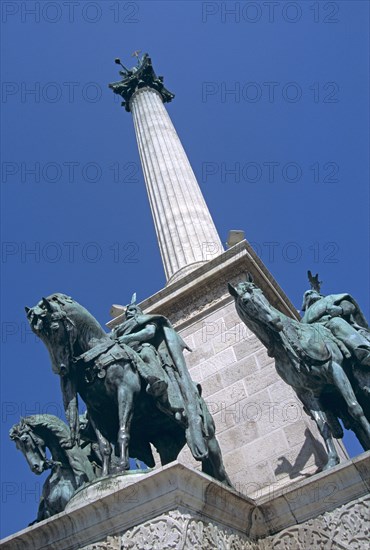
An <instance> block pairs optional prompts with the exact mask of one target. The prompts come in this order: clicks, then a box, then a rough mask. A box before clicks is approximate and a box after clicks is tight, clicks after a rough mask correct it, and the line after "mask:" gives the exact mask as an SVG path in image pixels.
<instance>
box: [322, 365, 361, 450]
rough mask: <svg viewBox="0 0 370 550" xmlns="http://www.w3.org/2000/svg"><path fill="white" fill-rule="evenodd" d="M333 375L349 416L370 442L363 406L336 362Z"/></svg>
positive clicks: (333, 366)
mask: <svg viewBox="0 0 370 550" xmlns="http://www.w3.org/2000/svg"><path fill="white" fill-rule="evenodd" d="M331 373H332V376H333V382H334V384H335V386H336V387H337V388H338V390H339V391H340V393H341V395H342V396H343V398H344V400H345V402H346V403H347V406H348V411H349V414H350V415H351V416H352V418H353V419H354V420H355V421H356V422H357V423H358V424H359V425H360V426H361V428H362V430H363V432H364V434H365V436H366V438H368V439H369V440H370V424H369V422H368V420H367V418H366V417H365V415H364V411H363V409H362V407H361V405H360V404H359V403H358V401H357V399H356V396H355V393H354V391H353V389H352V386H351V383H350V381H349V380H348V377H347V375H346V373H345V372H344V370H343V369H342V367H341V366H340V365H339V364H338V363H335V362H334V361H333V362H332V364H331Z"/></svg>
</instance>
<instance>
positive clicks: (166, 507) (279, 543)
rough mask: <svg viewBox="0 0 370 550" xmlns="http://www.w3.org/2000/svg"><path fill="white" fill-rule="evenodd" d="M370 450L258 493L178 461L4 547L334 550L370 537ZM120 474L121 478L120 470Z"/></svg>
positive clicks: (348, 549)
mask: <svg viewBox="0 0 370 550" xmlns="http://www.w3.org/2000/svg"><path fill="white" fill-rule="evenodd" d="M369 472H370V452H368V453H364V454H363V455H361V456H360V457H358V458H357V459H355V460H351V461H347V462H345V463H343V464H341V465H339V466H337V467H335V468H333V469H332V470H330V471H329V472H323V473H321V474H319V475H317V476H313V477H311V478H309V479H307V480H305V481H301V482H297V483H295V484H294V485H293V486H291V487H289V488H286V489H280V490H277V491H275V492H272V493H271V494H270V495H269V496H268V497H266V496H265V497H260V498H257V499H251V498H248V497H245V496H244V495H241V494H240V493H238V492H237V491H233V490H232V489H229V488H227V487H225V486H223V485H222V484H221V483H219V482H216V481H214V480H212V478H210V477H208V476H206V475H205V474H202V473H200V472H198V471H196V470H192V469H189V468H188V467H186V466H184V465H183V464H180V463H178V462H174V463H172V464H169V465H167V466H165V467H163V468H160V469H158V470H157V471H152V472H150V473H148V474H147V475H145V476H143V477H142V478H141V479H140V480H138V481H136V482H135V483H133V484H131V485H129V486H127V487H121V488H117V489H116V490H115V489H114V488H112V489H111V491H110V492H108V493H107V494H105V495H104V496H102V497H101V498H98V499H97V500H93V499H91V494H90V498H89V501H88V502H86V503H83V502H82V501H81V500H80V502H79V506H78V507H75V508H74V509H73V510H70V511H64V512H62V513H60V514H58V515H56V516H53V517H52V518H50V519H47V520H44V521H42V522H40V523H38V524H36V525H33V526H32V527H28V528H27V529H25V530H23V531H20V532H19V533H16V534H15V535H12V536H11V537H8V538H6V539H3V541H1V543H0V548H1V550H24V549H26V548H27V550H46V549H49V550H51V549H52V550H126V549H132V550H170V549H172V550H180V549H181V550H214V549H221V548H225V549H226V548H228V549H230V550H273V549H274V550H275V549H276V550H287V549H292V550H293V549H294V550H313V549H316V548H320V549H322V550H330V549H334V548H340V549H341V550H353V549H354V548H357V549H359V550H360V549H362V548H363V549H365V548H366V544H367V542H368V537H369V532H368V519H369V518H368V510H369V500H370V499H369V496H368V493H369V489H370V479H369ZM116 479H117V480H118V478H116Z"/></svg>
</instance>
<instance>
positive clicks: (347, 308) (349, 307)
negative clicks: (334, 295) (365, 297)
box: [340, 300, 356, 317]
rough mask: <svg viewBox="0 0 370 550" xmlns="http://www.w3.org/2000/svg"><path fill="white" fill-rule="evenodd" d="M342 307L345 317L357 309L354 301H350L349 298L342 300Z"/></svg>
mask: <svg viewBox="0 0 370 550" xmlns="http://www.w3.org/2000/svg"><path fill="white" fill-rule="evenodd" d="M340 307H341V308H342V311H343V313H342V315H343V316H344V317H347V316H349V315H352V313H355V311H356V307H355V306H354V305H353V304H352V302H349V301H348V300H342V301H341V303H340Z"/></svg>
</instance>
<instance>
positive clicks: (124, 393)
mask: <svg viewBox="0 0 370 550" xmlns="http://www.w3.org/2000/svg"><path fill="white" fill-rule="evenodd" d="M117 402H118V421H119V430H118V438H117V441H118V446H119V453H120V463H119V464H120V468H121V470H129V469H130V460H129V443H130V426H131V420H132V416H133V405H134V392H133V391H132V388H131V387H130V386H129V385H128V384H127V385H126V384H122V383H121V384H120V385H119V386H118V389H117Z"/></svg>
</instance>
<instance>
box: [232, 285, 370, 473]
mask: <svg viewBox="0 0 370 550" xmlns="http://www.w3.org/2000/svg"><path fill="white" fill-rule="evenodd" d="M311 277H312V276H311ZM316 279H317V277H316ZM311 284H313V282H311ZM229 291H230V293H231V294H232V296H234V299H235V305H236V310H237V312H238V314H239V317H240V318H241V320H242V321H243V322H244V323H245V324H246V325H247V326H248V328H250V330H252V332H254V334H256V336H257V337H258V338H259V339H260V340H261V342H262V343H263V344H264V345H265V346H266V348H267V352H268V355H269V356H270V357H274V358H275V367H276V370H277V372H278V374H279V375H280V376H281V378H282V379H283V380H284V381H285V382H286V383H287V384H289V385H290V386H292V388H293V389H294V390H295V392H296V394H297V396H298V398H299V399H300V400H301V401H302V403H303V405H304V408H305V410H306V412H308V413H309V414H310V415H311V417H312V418H313V419H314V420H315V422H316V424H317V426H318V428H319V431H320V433H321V435H322V437H323V438H324V441H325V445H326V448H327V451H328V461H327V464H326V465H325V467H324V469H327V468H330V467H332V466H334V465H336V464H338V462H339V457H338V454H337V452H336V450H335V447H334V444H333V439H332V438H333V437H335V438H341V437H343V430H342V428H341V426H340V424H339V422H338V418H340V419H342V420H343V423H344V425H345V426H346V427H348V428H350V429H352V430H353V431H354V432H355V434H356V435H357V437H358V439H359V441H360V443H361V444H362V446H363V447H364V449H365V450H367V449H370V423H369V422H370V392H369V388H370V368H369V366H368V350H369V343H370V332H369V330H368V326H367V323H366V321H365V319H364V317H363V315H362V313H361V312H360V310H359V308H358V306H357V304H356V302H355V301H354V300H353V299H352V298H351V297H349V296H348V295H347V294H343V295H336V296H334V297H321V295H318V290H317V288H316V289H312V290H311V291H308V293H306V294H305V307H306V312H305V316H304V317H303V319H302V321H301V322H299V321H297V320H295V319H292V318H290V317H288V316H286V315H284V314H283V313H281V312H280V311H279V310H277V309H275V308H274V307H273V306H272V305H271V304H270V303H269V302H268V300H267V299H266V298H265V296H264V294H263V292H262V290H261V289H260V288H258V287H257V286H256V285H255V284H254V282H253V279H252V277H251V276H250V275H248V279H247V281H245V282H242V283H239V284H238V285H237V286H236V287H235V288H234V287H233V286H232V285H230V284H229ZM322 300H323V301H322ZM321 301H322V302H321ZM319 304H320V308H319V307H318V306H319ZM321 304H322V306H323V307H322V308H321ZM340 304H342V305H340ZM314 306H315V309H314V310H311V308H313V307H314ZM311 313H312V317H311ZM338 315H342V319H341V322H340V323H338V322H336V323H335V322H334V323H333V322H332V319H333V318H334V316H338ZM339 325H340V328H339ZM346 325H348V326H346ZM353 333H355V335H356V341H355V342H354V339H353V340H352V341H353V342H354V343H353V346H352V347H350V346H349V345H348V341H347V337H349V335H350V334H353Z"/></svg>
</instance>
